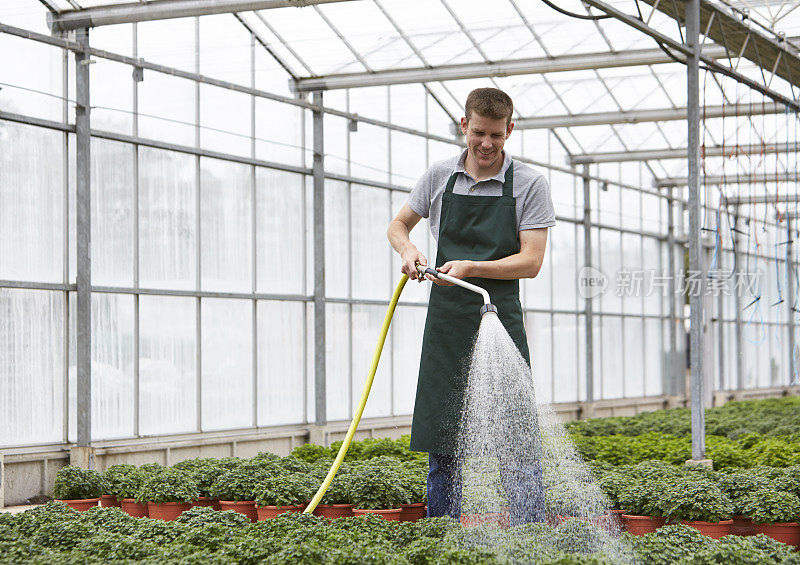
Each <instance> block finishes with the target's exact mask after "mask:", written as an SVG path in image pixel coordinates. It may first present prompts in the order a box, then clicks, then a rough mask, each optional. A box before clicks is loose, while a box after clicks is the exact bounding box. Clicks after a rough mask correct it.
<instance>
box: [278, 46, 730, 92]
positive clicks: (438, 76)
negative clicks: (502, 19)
mask: <svg viewBox="0 0 800 565" xmlns="http://www.w3.org/2000/svg"><path fill="white" fill-rule="evenodd" d="M703 54H704V55H705V56H707V57H722V56H724V55H725V49H723V48H722V47H719V46H717V45H709V46H707V47H704V48H703ZM661 63H674V60H673V59H671V58H670V57H669V56H668V55H667V54H666V53H664V52H663V51H662V50H661V49H638V50H629V51H621V52H618V53H608V52H604V53H582V54H579V55H562V56H559V57H541V58H537V59H513V60H508V61H497V62H488V63H464V64H460V65H441V66H436V67H413V68H406V69H394V70H388V71H376V72H372V73H367V72H364V73H345V74H337V75H327V76H320V77H311V78H301V79H299V80H296V81H295V80H290V81H289V86H290V88H291V89H292V90H293V91H295V92H312V91H314V90H336V89H341V88H359V87H367V86H386V85H391V84H412V83H418V82H437V81H444V80H461V79H471V78H487V77H505V76H512V75H528V74H541V73H558V72H566V71H583V70H590V69H608V68H614V67H635V66H640V65H657V64H661Z"/></svg>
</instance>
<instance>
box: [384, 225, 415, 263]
mask: <svg viewBox="0 0 800 565" xmlns="http://www.w3.org/2000/svg"><path fill="white" fill-rule="evenodd" d="M386 237H387V238H388V239H389V245H391V246H392V249H394V250H395V251H397V253H399V254H400V255H402V254H403V253H404V252H405V251H406V250H407V249H408V247H409V246H410V245H414V244H413V243H411V239H410V238H409V230H408V226H406V225H405V224H404V223H403V222H401V221H399V220H392V221H391V222H390V223H389V229H387V230H386Z"/></svg>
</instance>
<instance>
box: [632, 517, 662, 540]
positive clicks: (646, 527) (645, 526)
mask: <svg viewBox="0 0 800 565" xmlns="http://www.w3.org/2000/svg"><path fill="white" fill-rule="evenodd" d="M666 523H667V520H666V518H656V517H654V516H635V515H632V514H623V515H622V524H623V525H624V526H625V530H627V532H628V533H631V534H633V535H635V536H643V535H645V534H650V533H652V532H655V531H656V530H657V529H658V528H660V527H661V526H663V525H664V524H666Z"/></svg>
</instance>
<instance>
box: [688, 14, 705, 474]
mask: <svg viewBox="0 0 800 565" xmlns="http://www.w3.org/2000/svg"><path fill="white" fill-rule="evenodd" d="M699 40H700V0H688V2H687V3H686V44H687V47H688V48H689V49H690V54H689V55H687V57H686V74H687V77H686V78H687V84H688V92H687V102H688V104H687V109H688V116H689V118H688V128H689V131H688V144H687V159H688V171H689V182H688V185H689V270H690V271H691V272H692V273H702V272H703V269H702V266H701V255H700V253H701V247H700V183H699V164H700V150H699V139H700V135H699V134H700V81H699V78H700V77H699V61H700V41H699ZM701 281H702V282H701V285H700V287H701V288H700V292H693V293H692V295H691V296H690V304H689V307H690V326H689V331H690V336H689V338H690V342H689V343H690V345H689V347H690V356H689V359H690V368H691V391H692V392H691V396H692V460H693V461H695V462H700V461H702V460H704V459H705V455H706V445H705V413H704V408H703V397H704V390H703V388H704V386H703V385H704V382H703V365H702V363H703V292H704V286H705V285H704V284H703V283H704V282H705V281H704V280H703V277H701Z"/></svg>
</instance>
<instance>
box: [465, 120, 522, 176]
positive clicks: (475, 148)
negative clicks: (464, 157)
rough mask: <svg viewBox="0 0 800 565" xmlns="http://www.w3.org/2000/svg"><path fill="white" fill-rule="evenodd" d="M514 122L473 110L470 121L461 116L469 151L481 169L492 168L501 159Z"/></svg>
mask: <svg viewBox="0 0 800 565" xmlns="http://www.w3.org/2000/svg"><path fill="white" fill-rule="evenodd" d="M512 129H514V123H513V122H512V123H509V124H508V125H506V120H505V119H500V120H496V119H494V118H487V117H485V116H481V115H480V114H476V113H475V112H472V116H471V117H470V119H469V121H467V119H466V118H461V131H462V132H464V135H465V136H466V138H467V151H469V155H470V157H471V158H472V159H474V162H475V163H476V164H477V165H478V167H479V168H481V169H486V168H491V167H492V166H494V165H496V164H497V161H498V159H501V154H502V151H503V145H505V142H506V139H508V136H509V135H511V130H512Z"/></svg>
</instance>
